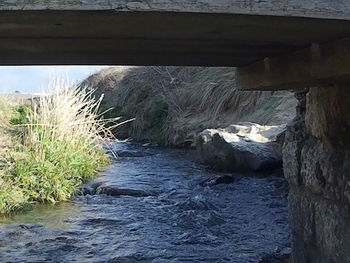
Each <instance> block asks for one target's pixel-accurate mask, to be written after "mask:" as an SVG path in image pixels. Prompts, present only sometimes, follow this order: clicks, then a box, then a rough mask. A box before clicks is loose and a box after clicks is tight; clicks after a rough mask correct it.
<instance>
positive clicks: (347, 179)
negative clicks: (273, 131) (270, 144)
mask: <svg viewBox="0 0 350 263" xmlns="http://www.w3.org/2000/svg"><path fill="white" fill-rule="evenodd" d="M296 97H297V99H298V100H299V105H298V107H297V117H296V119H295V120H294V121H293V123H291V124H290V125H289V127H288V129H287V133H286V138H285V143H284V149H283V161H284V171H285V176H286V178H287V180H288V181H289V183H290V186H291V190H290V195H289V214H290V216H289V217H290V224H291V229H292V246H293V252H292V262H293V263H331V262H342V263H344V262H350V209H349V208H350V90H349V87H345V86H333V87H318V88H310V90H309V91H308V92H306V91H305V92H300V93H297V94H296Z"/></svg>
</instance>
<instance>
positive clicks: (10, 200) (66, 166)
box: [0, 83, 110, 214]
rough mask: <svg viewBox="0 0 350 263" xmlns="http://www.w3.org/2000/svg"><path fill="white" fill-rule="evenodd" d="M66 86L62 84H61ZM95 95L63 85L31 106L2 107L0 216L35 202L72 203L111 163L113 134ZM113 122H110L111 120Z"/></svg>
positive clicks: (0, 110)
mask: <svg viewBox="0 0 350 263" xmlns="http://www.w3.org/2000/svg"><path fill="white" fill-rule="evenodd" d="M60 84H62V83H60ZM99 104H100V101H96V100H93V99H92V96H91V93H89V92H85V91H84V90H80V89H78V88H69V87H68V86H66V84H63V86H62V85H60V89H59V91H57V90H56V92H54V93H53V94H50V95H47V96H42V97H41V98H40V99H39V100H38V101H37V102H36V103H34V104H33V105H32V106H26V105H22V106H15V107H9V106H8V105H6V103H4V101H2V102H0V107H1V108H0V116H1V121H0V127H1V129H2V136H1V137H2V138H1V139H2V142H3V143H5V142H6V145H5V146H6V147H3V149H2V152H1V158H2V159H1V167H0V172H1V174H0V214H8V213H11V212H13V211H15V210H18V209H22V208H24V207H26V206H28V205H29V204H32V203H36V202H50V203H54V202H57V201H65V200H68V199H69V198H70V197H71V196H72V195H73V194H74V192H75V190H76V188H77V187H78V186H79V185H80V184H82V183H83V182H85V181H86V180H88V179H90V178H91V177H92V176H93V175H94V174H95V172H96V170H97V169H98V168H100V167H101V166H103V165H106V164H107V163H108V162H109V159H108V157H107V155H106V153H105V152H104V151H103V149H102V146H101V141H102V136H104V135H107V136H108V135H110V132H109V130H108V129H106V128H105V121H101V118H99V114H98V107H99ZM107 121H108V120H107Z"/></svg>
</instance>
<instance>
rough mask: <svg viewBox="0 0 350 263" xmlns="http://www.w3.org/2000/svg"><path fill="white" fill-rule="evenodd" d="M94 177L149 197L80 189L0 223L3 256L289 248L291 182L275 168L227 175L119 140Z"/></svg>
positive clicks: (267, 258) (172, 256)
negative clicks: (273, 172)
mask: <svg viewBox="0 0 350 263" xmlns="http://www.w3.org/2000/svg"><path fill="white" fill-rule="evenodd" d="M114 150H115V151H116V152H117V154H119V155H120V157H118V159H117V161H113V163H112V165H111V166H109V167H107V168H106V169H105V170H104V171H103V172H102V173H101V177H99V178H97V179H96V180H94V181H92V182H90V183H89V184H88V185H86V186H85V187H88V186H91V185H96V184H97V185H100V186H101V185H104V186H103V187H105V188H108V187H109V188H118V189H133V190H135V191H143V192H145V193H148V194H149V195H148V196H138V197H137V196H130V195H120V196H113V195H108V194H103V193H95V194H87V193H85V194H81V195H78V196H76V197H75V198H73V199H72V201H71V202H69V203H62V204H61V205H58V206H40V207H37V208H34V209H33V210H32V211H30V212H28V213H25V214H18V215H17V216H14V217H11V218H7V219H6V220H2V221H1V227H0V261H1V262H6V263H10V262H11V263H13V262H16V263H17V262H21V263H27V262H28V263H29V262H57V263H58V262H60V263H61V262H96V263H97V262H100V263H102V262H126V263H132V262H144V263H146V262H153V263H155V262H162V263H164V262H165V263H166V262H196V263H197V262H211V263H213V262H215V263H219V262H237V263H242V262H254V263H257V262H265V263H267V262H270V263H275V262H281V260H283V259H285V258H286V256H287V255H286V254H288V253H289V249H290V245H289V227H288V223H287V200H286V195H287V190H286V185H285V181H284V179H283V178H281V177H279V176H277V177H276V176H270V177H263V178H257V177H244V176H243V177H241V176H239V174H237V181H236V182H235V183H233V184H213V182H214V181H213V180H215V179H217V178H219V177H221V176H223V175H226V174H223V173H216V172H213V171H210V170H208V169H206V167H205V166H202V165H200V164H198V163H197V162H195V161H193V156H192V154H191V153H190V152H188V151H183V150H174V149H159V148H153V147H152V148H149V147H143V146H141V145H137V144H131V143H119V144H116V145H115V147H114Z"/></svg>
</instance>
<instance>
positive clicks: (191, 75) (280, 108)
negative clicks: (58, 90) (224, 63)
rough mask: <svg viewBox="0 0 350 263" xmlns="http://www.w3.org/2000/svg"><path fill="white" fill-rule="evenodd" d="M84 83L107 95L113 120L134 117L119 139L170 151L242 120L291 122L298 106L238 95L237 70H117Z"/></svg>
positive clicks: (265, 95) (285, 96)
mask: <svg viewBox="0 0 350 263" xmlns="http://www.w3.org/2000/svg"><path fill="white" fill-rule="evenodd" d="M84 84H87V85H88V86H91V87H94V88H95V89H97V94H98V95H100V94H102V93H104V94H105V99H104V101H103V105H102V106H103V107H104V108H110V107H114V111H110V112H109V117H110V116H122V117H124V119H125V120H127V119H132V118H135V121H134V122H132V123H130V124H129V125H125V126H123V127H120V129H117V130H116V134H117V136H120V137H131V138H134V139H136V140H140V141H151V142H157V143H159V144H161V145H166V146H188V145H190V144H191V143H192V142H193V140H194V139H193V138H194V136H195V135H196V134H197V133H198V132H200V131H202V130H204V129H207V128H218V127H226V126H228V125H230V124H232V123H235V122H239V121H252V122H257V123H260V124H263V125H267V124H271V125H277V124H281V123H286V122H288V120H290V119H291V118H293V116H294V113H295V105H296V100H295V99H294V96H293V94H292V93H289V92H270V91H266V92H260V91H255V92H244V91H240V90H238V89H237V88H236V86H235V70H234V68H208V67H113V68H109V69H104V70H102V71H101V72H99V73H97V74H95V75H93V76H91V77H90V78H88V79H87V80H86V81H85V82H84Z"/></svg>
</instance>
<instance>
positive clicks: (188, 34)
mask: <svg viewBox="0 0 350 263" xmlns="http://www.w3.org/2000/svg"><path fill="white" fill-rule="evenodd" d="M347 36H350V21H346V20H335V19H315V18H305V17H283V16H271V15H247V14H219V13H189V12H156V11H146V12H143V11H138V12H125V11H123V12H116V11H115V10H25V11H23V10H22V11H19V10H16V11H0V64H2V65H33V64H45V65H50V64H52V65H58V64H81V65H88V64H93V65H96V64H100V65H186V66H190V65H192V66H193V65H197V66H243V65H248V64H251V63H253V62H256V61H259V60H262V59H264V58H265V57H271V56H276V55H280V54H285V53H290V52H292V51H296V50H299V49H303V48H306V47H308V46H310V45H311V43H325V42H329V41H332V40H334V39H340V38H344V37H347Z"/></svg>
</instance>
